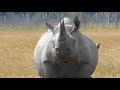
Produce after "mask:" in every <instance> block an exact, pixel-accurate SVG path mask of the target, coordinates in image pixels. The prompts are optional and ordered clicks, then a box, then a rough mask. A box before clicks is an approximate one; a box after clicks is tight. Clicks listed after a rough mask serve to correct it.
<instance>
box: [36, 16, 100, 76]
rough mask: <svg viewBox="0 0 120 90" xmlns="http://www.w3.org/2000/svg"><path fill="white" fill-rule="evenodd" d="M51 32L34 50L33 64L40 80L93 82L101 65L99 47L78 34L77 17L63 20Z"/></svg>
mask: <svg viewBox="0 0 120 90" xmlns="http://www.w3.org/2000/svg"><path fill="white" fill-rule="evenodd" d="M46 25H47V27H48V28H49V29H48V32H46V33H45V34H43V36H42V37H41V39H40V40H39V41H38V43H37V45H36V47H35V50H34V64H35V67H36V68H37V71H38V73H39V75H40V77H41V78H90V77H91V75H92V74H93V72H94V70H95V68H96V66H97V63H98V47H99V45H100V44H96V43H94V42H93V41H92V40H91V39H89V38H88V37H87V36H86V35H84V34H82V33H81V32H80V30H79V28H80V21H79V18H78V16H76V17H75V18H74V20H71V19H69V18H68V17H65V18H63V19H62V20H60V22H59V24H58V25H56V26H53V25H51V24H50V23H48V22H47V21H46Z"/></svg>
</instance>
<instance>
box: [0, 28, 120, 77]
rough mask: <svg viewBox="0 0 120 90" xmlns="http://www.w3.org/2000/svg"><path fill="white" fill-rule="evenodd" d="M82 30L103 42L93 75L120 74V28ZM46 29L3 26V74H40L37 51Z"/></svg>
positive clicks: (0, 33)
mask: <svg viewBox="0 0 120 90" xmlns="http://www.w3.org/2000/svg"><path fill="white" fill-rule="evenodd" d="M28 29H30V30H28ZM36 29H37V30H36ZM81 31H82V32H83V33H84V34H86V35H87V36H89V37H90V38H91V39H92V40H94V42H96V43H100V44H101V46H100V49H99V62H98V65H97V68H96V70H95V72H94V73H93V77H95V78H119V77H120V60H119V58H120V30H119V29H117V30H115V29H111V30H108V29H104V28H94V29H92V28H90V29H88V28H81ZM44 32H46V29H45V28H6V30H5V28H0V78H38V77H39V76H38V74H37V73H36V69H35V67H34V63H33V51H34V48H35V45H36V44H37V42H38V40H39V38H40V36H41V35H42V34H43V33H44Z"/></svg>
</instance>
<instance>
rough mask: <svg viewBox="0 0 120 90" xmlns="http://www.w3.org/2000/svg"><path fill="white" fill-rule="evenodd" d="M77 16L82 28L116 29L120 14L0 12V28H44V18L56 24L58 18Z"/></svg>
mask: <svg viewBox="0 0 120 90" xmlns="http://www.w3.org/2000/svg"><path fill="white" fill-rule="evenodd" d="M75 16H78V17H79V19H80V20H81V26H83V27H92V28H93V27H98V28H99V27H105V28H118V27H119V26H120V25H119V23H120V12H0V26H2V27H13V26H29V27H30V26H31V27H32V26H36V27H38V26H44V25H45V24H44V18H46V19H47V21H48V22H50V23H52V24H57V23H58V22H59V20H60V18H63V17H69V18H71V19H73V18H74V17H75Z"/></svg>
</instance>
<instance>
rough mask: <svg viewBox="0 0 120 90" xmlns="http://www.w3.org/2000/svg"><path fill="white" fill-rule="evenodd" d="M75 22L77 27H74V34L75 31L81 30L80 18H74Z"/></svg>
mask: <svg viewBox="0 0 120 90" xmlns="http://www.w3.org/2000/svg"><path fill="white" fill-rule="evenodd" d="M73 22H74V23H75V26H74V27H73V30H72V32H74V31H76V30H78V29H79V28H80V20H79V18H78V16H76V17H75V18H74V20H73ZM72 32H71V33H72Z"/></svg>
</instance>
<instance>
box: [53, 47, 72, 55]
mask: <svg viewBox="0 0 120 90" xmlns="http://www.w3.org/2000/svg"><path fill="white" fill-rule="evenodd" d="M55 50H56V54H57V55H59V56H65V55H68V54H70V49H69V48H66V49H65V48H64V49H63V48H62V49H61V48H55Z"/></svg>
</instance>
